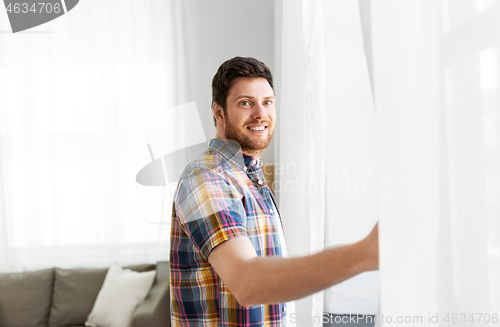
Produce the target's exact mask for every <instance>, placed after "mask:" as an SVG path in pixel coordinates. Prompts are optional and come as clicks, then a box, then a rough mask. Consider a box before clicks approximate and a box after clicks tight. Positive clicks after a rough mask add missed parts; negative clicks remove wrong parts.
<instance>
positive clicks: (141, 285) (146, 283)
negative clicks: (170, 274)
mask: <svg viewBox="0 0 500 327" xmlns="http://www.w3.org/2000/svg"><path fill="white" fill-rule="evenodd" d="M155 276H156V270H154V271H148V272H142V273H139V272H136V271H132V270H129V269H123V268H122V267H120V266H119V265H117V264H114V265H112V266H111V267H110V268H109V270H108V273H107V274H106V278H105V279H104V284H103V285H102V288H101V290H100V291H99V294H98V295H97V299H96V301H95V304H94V307H93V308H92V311H91V312H90V314H89V316H88V318H87V321H86V322H85V326H90V327H97V326H99V327H126V326H132V316H133V314H134V311H135V309H136V308H137V306H138V305H139V304H140V303H141V302H142V301H143V300H144V299H145V298H146V296H147V295H148V293H149V290H150V288H151V286H152V285H153V282H154V279H155Z"/></svg>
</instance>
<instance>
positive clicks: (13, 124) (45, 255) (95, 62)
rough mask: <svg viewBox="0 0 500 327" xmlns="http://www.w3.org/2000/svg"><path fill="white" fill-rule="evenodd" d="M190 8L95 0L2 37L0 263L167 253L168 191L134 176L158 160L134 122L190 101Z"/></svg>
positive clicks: (25, 265)
mask: <svg viewBox="0 0 500 327" xmlns="http://www.w3.org/2000/svg"><path fill="white" fill-rule="evenodd" d="M181 6H182V2H181V1H160V0H147V1H131V0H129V1H124V0H119V1H118V0H114V1H113V0H105V1H103V0H99V1H97V0H86V1H81V2H80V3H79V4H78V5H77V7H75V9H73V10H72V11H71V12H70V13H68V14H66V15H64V16H62V17H60V18H58V19H56V20H54V21H52V22H50V23H47V24H44V25H41V26H39V27H36V28H34V29H32V30H29V31H26V32H22V33H18V34H10V33H2V34H0V48H1V49H2V51H1V52H0V94H1V96H0V160H1V161H0V226H1V235H0V270H2V271H17V270H24V269H36V268H42V267H47V266H56V265H57V266H63V267H73V266H97V265H102V266H105V265H108V264H110V263H112V262H114V261H117V262H119V263H121V264H129V263H139V262H155V261H157V260H167V259H168V250H169V246H168V239H169V233H170V229H169V222H170V212H171V207H170V202H169V196H168V190H167V189H165V188H155V187H145V186H142V185H139V184H138V183H137V182H136V181H135V176H136V174H137V172H138V171H139V170H140V169H141V168H142V167H143V166H144V165H146V164H147V163H149V162H150V161H151V158H150V155H149V152H148V148H147V145H146V142H145V139H144V134H143V130H142V129H141V126H140V125H139V124H138V123H137V122H144V121H145V120H147V117H149V116H154V115H155V114H157V113H158V112H159V111H161V110H165V109H168V108H169V107H173V106H175V105H178V104H181V103H184V102H185V101H187V100H189V99H188V96H187V95H188V93H189V91H188V90H187V88H186V86H185V85H186V82H185V78H183V76H185V75H184V72H183V69H184V67H185V62H184V59H183V58H184V57H185V55H184V49H183V46H184V45H183V34H182V33H183V25H182V19H183V16H182V10H181V9H182V8H181ZM0 15H1V17H0V29H1V30H3V31H7V30H9V29H10V27H9V26H8V19H7V17H6V14H5V11H3V10H0ZM162 150H166V149H162ZM165 152H166V151H165ZM160 154H163V153H158V155H160Z"/></svg>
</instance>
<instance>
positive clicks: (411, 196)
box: [372, 0, 500, 326]
mask: <svg viewBox="0 0 500 327" xmlns="http://www.w3.org/2000/svg"><path fill="white" fill-rule="evenodd" d="M372 12H373V16H372V22H373V47H374V49H373V50H374V51H373V54H374V57H373V63H374V77H375V82H374V85H375V99H376V107H377V124H378V147H379V151H380V152H379V158H380V215H381V224H380V237H381V287H382V288H381V290H382V292H381V313H382V314H383V315H384V316H385V317H386V319H385V324H383V325H387V326H390V325H392V324H394V322H395V321H396V319H398V317H401V319H404V322H405V323H406V324H408V325H412V324H415V325H416V324H417V323H418V320H412V319H421V321H422V322H421V323H418V324H419V325H424V326H426V325H428V326H440V325H443V326H448V325H449V326H458V325H460V326H463V325H468V326H492V325H497V324H498V321H499V320H498V319H500V318H498V312H499V311H500V128H499V126H500V100H499V99H500V38H499V36H500V33H499V32H498V31H500V2H499V1H486V0H476V1H475V0H460V1H455V0H451V1H447V0H443V1H434V0H428V1H422V0H415V1H404V2H403V1H390V0H380V1H376V2H373V3H372ZM388 12H390V13H397V14H393V15H392V14H391V15H388V14H387V13H388ZM495 316H496V317H495ZM389 317H390V319H391V320H392V322H391V321H388V318H389Z"/></svg>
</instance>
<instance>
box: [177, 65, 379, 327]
mask: <svg viewBox="0 0 500 327" xmlns="http://www.w3.org/2000/svg"><path fill="white" fill-rule="evenodd" d="M212 100H213V104H212V109H213V115H214V122H215V123H216V128H217V134H216V138H215V139H213V140H212V141H211V142H210V145H209V148H208V150H207V151H206V152H205V153H203V154H202V155H200V156H199V157H198V158H197V159H195V160H194V161H193V162H191V163H190V164H189V165H188V167H186V169H185V170H184V172H183V173H182V175H181V177H180V179H179V183H178V187H177V190H176V193H175V195H174V205H173V212H172V233H171V249H170V251H171V252H170V287H171V288H170V292H171V317H172V324H173V325H175V326H284V325H285V321H286V319H285V318H286V314H287V312H286V304H285V302H288V301H291V300H295V299H299V298H302V297H305V296H308V295H310V294H312V293H314V292H317V291H320V290H322V289H325V288H328V287H330V286H332V285H335V284H337V283H340V282H342V281H344V280H346V279H348V278H350V277H353V276H355V275H357V274H359V273H361V272H364V271H370V270H377V269H378V229H377V226H375V228H374V229H373V230H372V232H371V233H370V235H368V236H367V237H366V238H365V239H363V240H361V241H359V242H357V243H354V244H351V245H346V246H341V247H335V248H330V249H327V250H324V251H322V252H320V253H316V254H313V255H309V256H303V257H295V258H286V257H283V255H284V254H285V251H286V250H285V245H284V241H283V234H282V223H281V217H280V215H279V211H278V209H277V207H276V203H275V201H274V197H273V195H272V193H271V191H270V189H269V187H268V186H267V185H266V182H265V179H264V175H263V173H262V169H261V166H262V162H261V160H260V155H261V152H262V150H263V149H265V148H266V147H267V146H268V145H269V142H270V141H271V138H272V136H273V132H274V127H275V121H276V112H275V106H274V105H275V97H274V89H273V79H272V75H271V72H270V70H269V68H268V67H267V66H266V65H265V64H263V63H262V62H260V61H258V60H256V59H253V58H241V57H235V58H233V59H230V60H228V61H226V62H224V63H223V64H222V65H221V66H220V67H219V70H218V71H217V73H216V74H215V76H214V78H213V81H212Z"/></svg>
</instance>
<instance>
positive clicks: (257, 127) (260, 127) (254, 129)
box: [247, 126, 267, 131]
mask: <svg viewBox="0 0 500 327" xmlns="http://www.w3.org/2000/svg"><path fill="white" fill-rule="evenodd" d="M247 128H248V129H249V130H251V131H263V130H264V129H266V128H267V126H253V127H247Z"/></svg>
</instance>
